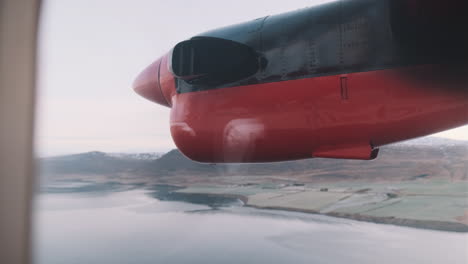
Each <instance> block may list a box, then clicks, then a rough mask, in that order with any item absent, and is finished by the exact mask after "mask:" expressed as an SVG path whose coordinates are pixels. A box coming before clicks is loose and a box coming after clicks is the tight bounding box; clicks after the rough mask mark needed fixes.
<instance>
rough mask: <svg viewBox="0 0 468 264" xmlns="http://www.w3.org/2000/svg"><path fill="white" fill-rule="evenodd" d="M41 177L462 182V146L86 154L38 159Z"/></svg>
mask: <svg viewBox="0 0 468 264" xmlns="http://www.w3.org/2000/svg"><path fill="white" fill-rule="evenodd" d="M41 168H42V171H43V173H44V174H46V175H55V176H60V177H62V176H63V177H66V175H90V174H99V175H118V174H127V175H128V174H131V175H135V176H138V175H140V176H145V177H167V176H171V175H172V176H174V175H175V176H210V177H216V176H229V175H245V176H249V175H252V176H258V175H264V176H265V175H267V176H268V175H270V176H272V175H274V176H285V177H288V176H294V177H300V178H301V179H303V180H304V181H309V180H310V181H340V180H360V179H366V180H383V179H384V180H398V181H399V180H413V179H419V178H425V177H431V178H445V179H447V178H450V179H451V180H468V142H466V141H455V140H446V139H439V138H423V139H418V140H413V141H409V142H404V143H400V144H395V145H389V146H385V147H382V148H381V150H380V153H379V157H378V158H377V159H376V160H373V161H355V160H333V159H307V160H299V161H289V162H280V163H263V164H202V163H197V162H194V161H191V160H189V159H188V158H186V157H185V156H184V155H183V154H182V153H180V152H179V151H178V150H171V151H169V152H168V153H166V154H164V155H162V156H160V157H159V156H158V155H157V154H154V155H153V154H144V153H142V154H118V155H116V154H112V153H111V154H107V153H103V152H88V153H82V154H76V155H67V156H60V157H54V158H45V159H42V160H41Z"/></svg>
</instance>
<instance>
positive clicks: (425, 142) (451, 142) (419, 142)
mask: <svg viewBox="0 0 468 264" xmlns="http://www.w3.org/2000/svg"><path fill="white" fill-rule="evenodd" d="M398 145H410V146H414V145H416V146H463V145H466V146H468V141H466V140H455V139H448V138H441V137H422V138H417V139H412V140H407V141H403V142H400V143H397V144H394V146H398Z"/></svg>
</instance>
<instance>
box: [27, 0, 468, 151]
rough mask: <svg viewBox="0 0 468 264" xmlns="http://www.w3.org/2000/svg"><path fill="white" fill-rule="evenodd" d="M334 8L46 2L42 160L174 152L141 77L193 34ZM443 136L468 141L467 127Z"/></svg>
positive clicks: (212, 0) (255, 0)
mask: <svg viewBox="0 0 468 264" xmlns="http://www.w3.org/2000/svg"><path fill="white" fill-rule="evenodd" d="M328 1H329V0H319V1H314V0H288V1H275V0H273V1H271V0H236V1H220V0H196V1H182V0H164V1H161V0H147V1H146V0H135V1H130V0H127V1H118V0H80V1H76V0H55V1H51V0H46V1H44V2H43V8H42V13H41V25H40V27H41V28H40V36H39V80H38V84H39V92H38V99H39V101H38V118H37V125H36V127H37V129H36V131H37V140H36V142H37V152H38V154H39V155H41V156H44V155H47V156H49V155H58V154H66V153H77V152H85V151H91V150H100V151H106V152H141V151H157V152H159V151H167V150H169V149H171V148H174V147H175V146H174V144H173V142H172V139H171V136H170V132H169V109H168V108H164V107H161V106H159V105H156V104H153V103H151V102H149V101H146V100H144V99H143V98H140V97H139V96H137V95H136V94H135V93H134V92H133V90H132V89H131V83H132V82H133V80H134V78H135V77H136V76H137V75H138V73H139V72H140V71H141V70H143V69H144V68H145V67H146V66H147V65H148V64H150V63H151V62H153V61H154V60H155V59H157V58H158V57H159V56H161V55H162V54H164V53H165V52H166V51H168V50H169V49H171V48H172V47H173V46H174V45H175V44H177V43H178V42H179V41H181V40H184V39H187V38H189V37H191V36H192V35H194V34H197V33H200V32H203V31H206V30H209V29H213V28H217V27H220V26H224V25H229V24H233V23H237V22H242V21H246V20H250V19H254V18H257V17H262V16H265V15H269V14H276V13H281V12H285V11H288V10H294V9H297V8H301V7H306V6H311V5H315V4H318V3H323V2H328ZM438 136H443V137H449V138H455V139H465V140H468V127H463V128H461V129H456V130H452V131H449V132H445V133H442V134H438Z"/></svg>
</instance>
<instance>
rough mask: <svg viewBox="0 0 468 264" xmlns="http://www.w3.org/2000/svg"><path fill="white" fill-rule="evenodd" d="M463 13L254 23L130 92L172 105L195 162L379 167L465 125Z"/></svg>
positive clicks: (355, 2) (153, 70) (298, 16)
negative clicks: (330, 162)
mask: <svg viewBox="0 0 468 264" xmlns="http://www.w3.org/2000/svg"><path fill="white" fill-rule="evenodd" d="M466 5H467V4H466V3H465V2H464V1H458V0H456V1H452V2H450V3H449V2H443V3H442V2H439V1H437V2H436V1H427V0H426V1H422V0H407V1H405V0H385V1H374V0H348V1H344V0H343V1H335V2H331V3H327V4H324V5H319V6H316V7H312V8H307V9H301V10H298V11H294V12H289V13H285V14H281V15H276V16H269V17H264V18H260V19H256V20H253V21H250V22H246V23H242V24H237V25H233V26H229V27H225V28H221V29H217V30H213V31H209V32H206V33H203V34H200V35H197V36H195V37H193V38H191V39H189V40H185V41H183V42H180V43H179V44H177V45H176V46H175V47H174V48H173V49H172V50H171V51H170V52H169V53H168V54H166V55H165V56H163V57H162V58H161V59H159V60H157V61H156V62H155V63H153V64H152V65H150V66H149V67H148V68H147V69H146V70H145V71H143V72H142V73H141V74H140V76H139V77H138V78H137V80H136V81H135V83H134V89H135V91H136V92H137V93H139V94H140V95H142V96H143V97H145V98H147V99H149V100H151V101H153V102H156V103H158V104H161V105H164V106H167V107H171V118H170V122H171V135H172V138H173V140H174V142H175V144H176V145H177V147H178V148H179V149H180V150H181V151H182V152H183V153H184V154H185V155H186V156H187V157H189V158H191V159H193V160H196V161H200V162H271V161H285V160H294V159H303V158H310V157H324V158H344V159H363V160H369V159H373V158H375V157H376V156H377V153H378V147H379V146H382V145H385V144H390V143H393V142H398V141H401V140H406V139H411V138H415V137H420V136H425V135H428V134H431V133H435V132H439V131H442V130H446V129H449V128H453V127H457V126H460V125H463V124H466V123H468V77H467V76H468V66H467V58H468V56H467V54H468V52H467V50H468V49H466V48H465V47H466V46H468V45H466V44H468V41H467V36H468V35H467V34H468V31H466V30H464V29H463V30H461V24H460V19H464V18H460V17H454V16H455V15H457V14H458V13H460V12H461V11H460V10H466V9H463V8H465V7H466ZM463 25H464V24H463ZM431 38H434V39H432V41H431Z"/></svg>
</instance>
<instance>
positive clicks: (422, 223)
mask: <svg viewBox="0 0 468 264" xmlns="http://www.w3.org/2000/svg"><path fill="white" fill-rule="evenodd" d="M217 188H219V187H211V190H210V191H206V192H199V191H197V190H196V189H193V187H186V188H184V189H179V190H177V191H176V192H181V193H187V194H196V195H207V196H212V197H213V196H218V197H224V198H235V199H239V200H241V201H242V202H243V204H244V205H243V206H246V207H251V208H256V209H264V210H280V211H289V212H301V213H308V214H317V215H325V216H329V217H336V218H344V219H351V220H355V221H363V222H371V223H376V224H387V225H396V226H403V227H410V228H417V229H426V230H435V231H445V232H458V233H468V225H467V224H465V223H461V222H456V221H443V220H431V219H411V218H405V217H401V216H375V215H370V214H363V213H346V212H339V211H330V212H327V211H325V212H324V211H321V210H316V209H311V208H305V207H301V206H297V205H294V204H292V205H291V206H288V205H287V203H283V204H280V203H276V204H275V203H271V204H262V202H261V201H260V202H259V201H256V199H255V196H256V195H257V194H252V195H246V194H239V193H235V192H232V193H229V192H224V191H223V190H222V189H220V190H218V189H217ZM252 197H253V198H254V199H252ZM348 197H349V196H346V198H348ZM346 198H344V199H346ZM257 200H258V199H257ZM302 202H306V201H302Z"/></svg>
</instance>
